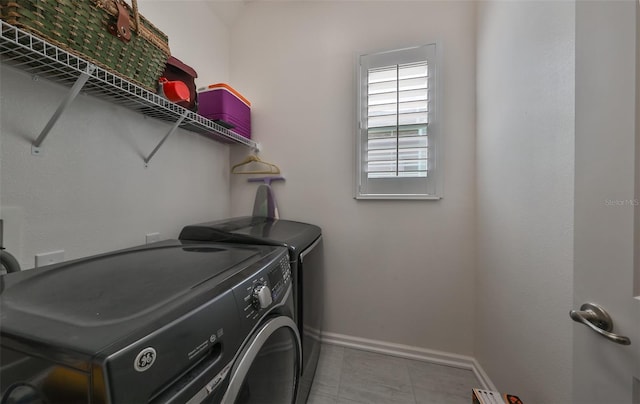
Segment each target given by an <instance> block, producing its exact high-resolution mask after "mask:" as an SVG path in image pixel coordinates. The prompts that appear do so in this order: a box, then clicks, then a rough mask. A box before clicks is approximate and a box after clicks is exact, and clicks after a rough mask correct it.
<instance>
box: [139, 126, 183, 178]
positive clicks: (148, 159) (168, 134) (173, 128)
mask: <svg viewBox="0 0 640 404" xmlns="http://www.w3.org/2000/svg"><path fill="white" fill-rule="evenodd" d="M186 117H187V114H186V113H185V114H184V115H181V116H180V119H178V120H177V121H176V122H175V123H174V124H173V126H172V127H171V129H169V132H167V134H166V135H164V137H163V138H162V140H161V141H160V143H158V145H157V146H156V148H155V149H153V151H152V152H151V154H149V157H147V158H146V159H144V166H145V168H146V167H147V166H148V165H149V162H150V161H151V159H152V158H153V156H154V155H155V154H156V152H157V151H158V149H160V147H161V146H162V144H163V143H164V142H165V141H166V140H167V138H168V137H169V136H171V135H172V134H173V132H175V131H176V129H178V127H179V126H180V124H181V123H182V121H184V118H186Z"/></svg>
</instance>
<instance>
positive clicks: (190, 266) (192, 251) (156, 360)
mask: <svg viewBox="0 0 640 404" xmlns="http://www.w3.org/2000/svg"><path fill="white" fill-rule="evenodd" d="M0 305H1V307H2V312H1V313H0V316H1V318H0V321H1V323H2V328H1V329H0V348H1V354H0V402H1V403H20V404H45V403H47V404H76V403H77V404H81V403H82V404H86V403H92V404H93V403H95V404H120V403H122V404H130V403H149V404H160V403H176V404H178V403H179V404H185V403H187V404H197V403H213V404H218V403H229V404H232V403H236V404H248V403H251V404H265V403H273V404H292V403H294V401H295V394H296V390H297V384H298V381H299V374H300V372H301V370H300V369H301V363H302V352H301V340H300V335H299V333H298V328H297V326H296V324H295V322H294V320H293V310H294V307H293V306H294V304H293V288H292V282H291V266H290V262H289V254H288V250H287V249H286V248H283V247H270V246H249V245H241V246H237V245H231V244H214V243H206V244H202V243H193V242H188V241H184V242H181V241H178V240H171V241H166V242H161V243H155V244H150V245H147V246H142V247H138V248H133V249H127V250H122V251H116V252H112V253H107V254H103V255H99V256H94V257H88V258H85V259H80V260H76V261H71V262H67V263H62V264H57V265H52V266H49V267H43V268H38V269H33V270H29V271H23V272H20V273H10V274H6V275H3V276H0Z"/></svg>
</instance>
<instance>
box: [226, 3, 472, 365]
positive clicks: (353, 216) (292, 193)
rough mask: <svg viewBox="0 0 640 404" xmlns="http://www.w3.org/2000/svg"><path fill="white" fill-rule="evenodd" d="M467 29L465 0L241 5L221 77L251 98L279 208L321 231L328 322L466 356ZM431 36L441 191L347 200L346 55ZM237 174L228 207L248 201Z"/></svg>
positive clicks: (350, 133) (237, 210)
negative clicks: (437, 54) (435, 50)
mask: <svg viewBox="0 0 640 404" xmlns="http://www.w3.org/2000/svg"><path fill="white" fill-rule="evenodd" d="M390 16H393V18H392V21H390V20H389V17H390ZM474 35H475V5H474V3H473V2H438V1H428V2H412V1H410V2H399V1H375V2H370V1H367V2H345V1H332V2H250V3H247V4H246V6H245V8H244V10H243V12H242V13H241V14H240V17H239V19H238V20H237V22H236V23H235V24H234V25H233V28H232V31H231V79H232V84H233V85H234V86H236V87H237V89H238V90H239V91H241V92H243V93H244V94H245V95H246V96H247V97H248V98H249V99H250V100H251V101H252V102H253V108H252V114H253V125H254V134H255V137H256V139H257V140H258V141H260V142H262V143H263V144H264V151H263V153H262V154H261V156H262V158H264V159H265V160H267V161H271V162H274V163H276V164H278V165H279V166H280V167H281V169H282V170H283V175H284V176H285V177H286V182H284V183H275V184H274V189H275V191H276V194H277V198H278V201H279V204H280V213H281V215H282V217H284V218H290V219H296V220H301V221H308V222H311V223H316V224H318V225H320V226H321V227H322V228H323V231H324V234H325V237H326V238H325V253H326V265H327V292H326V308H325V313H326V331H328V332H334V333H340V334H346V335H350V336H356V337H364V338H370V339H375V340H382V341H387V342H394V343H401V344H407V345H412V346H417V347H423V348H430V349H434V350H442V351H448V352H455V353H459V354H471V353H472V346H473V342H472V341H473V337H472V330H473V310H472V307H473V302H474V288H473V283H474V268H475V262H474V256H475V255H474V245H475V242H474V240H475V239H474V237H475V232H474V223H475V218H474V200H475V188H474V180H475V178H474V155H475V137H474V131H475V116H474V111H475V104H474V101H475V100H474V97H473V94H474V91H475V80H474V79H475V73H474V72H475V51H474V47H475V39H474ZM433 41H440V43H441V44H442V46H443V49H444V52H443V53H444V59H443V64H442V65H441V66H440V68H441V72H442V75H443V76H442V78H443V93H442V94H443V97H444V98H443V110H442V119H443V121H442V126H443V132H442V136H443V142H444V198H443V199H442V200H440V201H356V200H354V199H353V195H354V185H353V184H354V180H353V175H354V174H353V171H354V159H355V155H354V137H355V128H356V93H355V89H356V86H355V82H354V80H355V64H356V55H358V54H359V53H365V52H371V51H379V50H387V49H396V48H402V47H407V46H414V45H423V44H427V43H432V42H433ZM232 156H233V157H232V161H233V162H236V161H239V160H241V159H242V157H243V153H242V151H238V152H237V153H232ZM245 181H246V179H245V178H233V179H232V184H233V187H232V212H233V213H234V214H236V215H242V214H249V213H250V212H251V207H252V204H253V197H254V194H255V189H256V185H255V184H246V183H245Z"/></svg>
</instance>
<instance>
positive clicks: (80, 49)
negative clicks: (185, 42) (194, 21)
mask: <svg viewBox="0 0 640 404" xmlns="http://www.w3.org/2000/svg"><path fill="white" fill-rule="evenodd" d="M116 1H119V2H120V4H117V3H116ZM132 5H133V7H129V5H128V4H126V3H124V2H123V1H122V0H0V16H1V18H2V20H3V21H5V22H7V23H9V24H11V25H14V26H16V27H18V28H21V29H24V30H25V31H29V32H31V33H33V34H35V35H37V36H39V37H41V38H42V39H44V40H46V41H48V42H50V43H52V44H54V45H56V46H58V47H60V48H62V49H64V50H66V51H68V52H70V53H73V54H74V55H76V56H79V57H81V58H83V59H86V60H87V61H89V62H91V63H94V64H96V65H98V66H100V67H102V68H104V69H106V70H109V71H110V72H112V73H114V74H117V75H119V76H121V77H123V78H125V79H127V80H129V81H132V82H134V83H136V84H138V85H139V86H141V87H144V88H146V89H147V90H149V91H153V92H156V91H157V85H158V78H159V77H160V76H161V75H162V72H163V71H164V69H165V63H166V61H167V59H168V58H169V56H170V53H171V52H170V51H169V44H168V38H167V36H166V35H165V34H164V33H163V32H162V31H160V30H159V29H158V28H156V27H155V26H154V25H153V24H151V23H150V22H149V21H148V20H147V19H145V18H144V17H142V16H141V15H140V14H139V13H138V7H137V2H136V0H133V1H132ZM120 10H122V11H123V12H124V13H122V14H120ZM118 16H119V17H120V19H118ZM116 22H118V23H120V22H122V24H121V25H120V24H117V23H116ZM125 25H126V26H127V27H125ZM117 27H119V28H120V29H118V28H117ZM129 30H130V31H131V34H130V35H129V36H130V40H129V41H126V37H127V35H126V34H122V35H120V34H121V33H123V32H124V31H129ZM123 37H125V38H124V39H123Z"/></svg>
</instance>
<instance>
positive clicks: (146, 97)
mask: <svg viewBox="0 0 640 404" xmlns="http://www.w3.org/2000/svg"><path fill="white" fill-rule="evenodd" d="M1 23H2V32H1V33H0V56H1V60H2V62H3V63H6V64H8V65H10V66H13V67H16V68H18V69H21V70H24V71H26V72H28V73H31V74H34V75H37V76H40V77H44V78H47V79H49V80H51V81H54V82H56V83H59V84H62V85H65V86H67V87H72V86H73V85H74V84H75V83H76V81H77V80H78V78H79V77H80V76H81V75H82V74H86V75H88V76H89V77H88V80H87V81H86V83H85V84H84V86H83V87H82V92H83V93H87V94H90V95H92V96H95V97H97V98H101V99H104V100H107V101H110V102H113V103H115V104H117V105H121V106H124V107H126V108H128V109H131V110H134V111H137V112H139V113H141V114H143V115H146V116H149V117H152V118H156V119H160V120H163V121H167V122H171V123H175V122H178V121H180V119H181V118H182V121H180V124H179V127H180V128H183V129H186V130H188V131H191V132H195V133H199V134H201V135H204V136H206V137H209V138H211V139H214V140H217V141H221V142H225V143H239V144H243V145H245V146H248V147H251V148H253V149H257V144H256V143H255V142H254V141H252V140H250V139H247V138H245V137H243V136H241V135H239V134H237V133H235V132H233V131H231V130H229V129H227V128H225V127H223V126H221V125H219V124H217V123H216V122H214V121H211V120H209V119H207V118H205V117H203V116H201V115H198V114H197V113H195V112H193V111H189V110H187V109H185V108H183V107H181V106H179V105H176V104H174V103H172V102H170V101H168V100H166V99H164V98H162V97H161V96H159V95H157V94H154V93H152V92H150V91H147V90H145V89H144V88H142V87H140V86H138V85H136V84H133V83H131V82H129V81H127V80H125V79H123V78H121V77H119V76H116V75H115V74H113V73H111V72H109V71H107V70H105V69H103V68H101V67H99V66H96V65H94V64H92V63H89V62H87V61H86V60H83V59H81V58H79V57H77V56H74V55H73V54H71V53H69V52H67V51H65V50H63V49H61V48H59V47H57V46H55V45H52V44H50V43H48V42H46V41H44V40H43V39H41V38H39V37H37V36H34V35H32V34H30V33H28V32H25V31H23V30H21V29H19V28H17V27H15V26H13V25H11V24H7V23H6V22H4V21H1Z"/></svg>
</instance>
